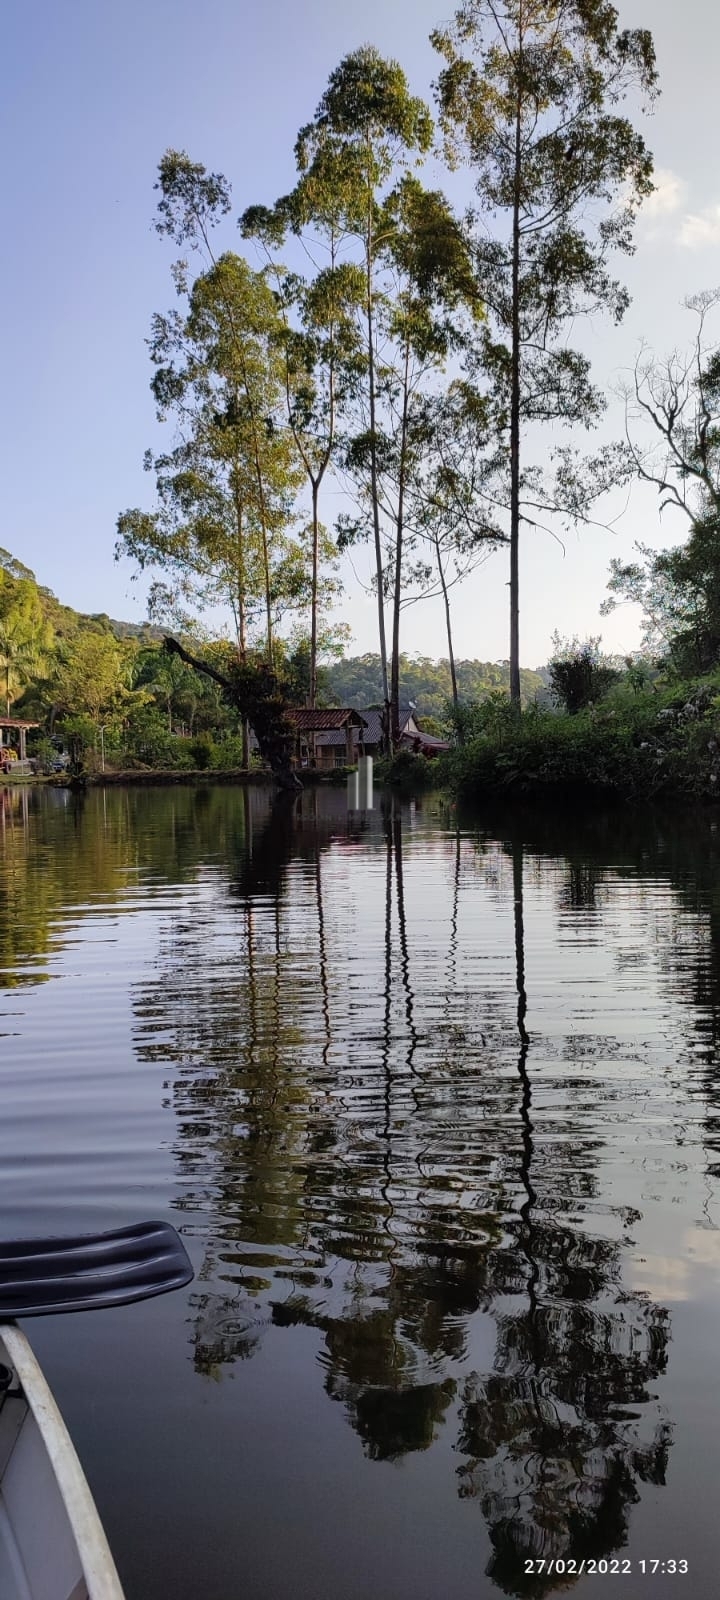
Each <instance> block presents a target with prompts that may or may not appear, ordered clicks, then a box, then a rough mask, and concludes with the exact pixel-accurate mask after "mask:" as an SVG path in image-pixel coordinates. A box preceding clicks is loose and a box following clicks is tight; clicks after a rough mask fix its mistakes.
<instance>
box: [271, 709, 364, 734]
mask: <svg viewBox="0 0 720 1600" xmlns="http://www.w3.org/2000/svg"><path fill="white" fill-rule="evenodd" d="M288 717H289V719H290V721H291V723H292V725H293V727H294V728H297V730H298V733H300V732H302V733H325V732H326V730H327V729H328V728H346V727H347V725H348V723H350V726H351V727H353V728H361V727H363V726H364V719H363V718H362V717H361V715H360V712H359V711H352V710H350V709H349V708H348V707H346V706H330V707H327V706H325V707H323V706H319V707H317V709H316V710H314V711H310V710H309V709H307V708H305V707H302V708H297V707H296V708H293V709H292V710H291V711H288Z"/></svg>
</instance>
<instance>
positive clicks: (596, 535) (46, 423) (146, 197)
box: [0, 0, 720, 666]
mask: <svg viewBox="0 0 720 1600" xmlns="http://www.w3.org/2000/svg"><path fill="white" fill-rule="evenodd" d="M618 4H619V10H620V16H621V20H622V22H623V23H624V24H626V25H628V26H649V27H651V28H652V29H653V32H654V34H655V38H656V45H657V49H658V57H659V66H660V73H661V83H662V88H663V95H662V98H661V100H660V102H659V105H658V108H657V110H656V112H655V114H654V116H653V117H652V119H651V120H650V121H649V122H648V124H647V129H646V135H647V137H648V140H649V143H650V144H651V147H652V148H653V149H654V151H655V155H656V161H657V164H658V167H659V169H660V187H659V191H658V195H657V196H656V197H655V200H654V202H653V204H652V206H651V209H650V211H649V213H648V215H647V216H646V217H645V218H644V219H643V220H642V222H641V224H640V226H639V230H638V250H637V254H636V255H635V257H634V258H633V260H632V261H631V262H630V263H627V264H626V263H625V262H623V261H621V263H620V268H621V271H622V273H623V275H624V276H625V277H626V281H627V282H628V283H629V285H630V288H631V291H632V294H633V300H634V303H633V306H632V308H631V311H630V313H629V314H628V317H627V318H626V321H625V324H624V325H623V328H622V329H620V330H614V329H612V328H609V327H608V326H607V325H604V324H603V323H602V322H600V321H599V322H598V323H597V325H596V326H594V327H593V328H591V329H590V330H589V331H588V333H587V334H586V341H587V348H588V349H589V350H590V352H591V353H592V355H593V359H594V362H595V367H596V373H597V376H598V377H599V379H600V380H601V381H603V382H607V383H612V382H613V380H614V379H615V378H616V376H617V373H618V371H619V369H620V368H622V367H626V366H628V365H630V364H631V363H632V360H633V358H634V354H635V352H636V350H637V347H638V341H639V340H640V339H641V338H645V339H646V340H647V341H648V342H649V343H650V344H651V345H655V346H656V347H657V348H658V350H663V349H666V348H667V347H668V345H670V346H672V345H673V344H675V343H684V342H685V340H686V339H687V338H688V337H689V336H690V334H691V324H690V321H689V319H688V316H687V313H685V312H683V311H682V310H681V301H682V299H683V297H684V296H685V295H686V294H688V293H692V292H695V291H697V290H700V289H705V288H711V287H715V286H716V285H717V284H718V283H720V175H718V171H717V164H716V148H717V130H716V103H717V102H716V64H717V61H718V59H720V8H717V7H716V6H715V4H713V3H711V0H685V4H684V5H682V6H679V5H678V4H677V0H632V3H630V0H628V3H625V0H618ZM450 9H451V8H450V7H448V12H449V10H450ZM444 14H445V15H447V14H448V13H447V12H445V13H444V7H443V3H442V0H412V3H410V0H362V3H360V0H341V3H340V4H339V5H338V4H331V3H330V0H303V3H302V4H293V3H292V0H265V3H264V5H263V6H262V7H255V6H242V5H240V4H238V3H237V0H205V4H204V5H203V6H202V7H200V6H199V5H197V3H196V0H193V3H191V0H172V3H170V0H144V3H142V4H141V3H140V0H124V4H123V5H122V6H119V5H110V4H109V3H107V0H63V3H62V4H58V3H57V0H34V3H33V0H6V3H5V8H4V30H3V32H4V39H3V59H2V67H1V68H0V71H1V72H2V79H3V82H2V110H1V111H0V124H2V127H1V130H0V131H1V134H2V148H3V149H4V151H5V171H4V175H3V177H4V182H3V198H4V208H3V209H4V230H3V231H4V248H3V250H2V255H1V258H0V276H1V279H2V291H3V292H2V304H3V308H4V330H3V333H4V337H3V355H4V361H3V370H4V379H5V381H4V383H3V385H2V392H1V394H0V430H1V433H0V437H1V438H2V441H3V458H4V470H3V490H4V493H3V510H4V516H3V523H4V527H3V529H2V531H0V544H2V545H4V546H5V547H6V548H9V549H10V550H12V552H13V553H14V554H15V555H17V556H19V557H20V558H21V559H22V560H23V561H25V562H26V563H27V564H28V565H29V566H31V567H32V568H33V569H34V570H35V572H36V573H37V575H38V578H39V579H40V581H41V582H45V583H47V584H48V585H49V586H50V587H51V588H52V589H54V590H55V592H56V594H58V596H59V598H61V599H63V600H65V601H67V602H68V603H70V604H72V605H74V606H77V607H78V608H80V609H83V610H89V611H100V610H105V611H109V612H110V613H111V614H112V615H114V616H118V617H125V618H128V619H130V620H139V619H140V618H141V617H142V615H143V613H144V606H143V603H142V601H143V590H142V589H141V588H139V587H138V586H137V585H134V584H133V583H131V581H130V569H129V568H128V567H127V566H122V567H119V566H117V565H116V564H115V562H114V560H113V545H114V538H115V521H116V517H117V514H118V512H119V511H120V510H122V509H124V508H125V507H127V506H131V505H136V504H142V505H145V506H147V505H149V504H150V503H151V497H152V482H151V479H150V478H148V477H147V476H146V475H145V474H144V473H143V471H142V456H143V452H144V450H145V449H146V447H147V446H148V445H152V444H153V443H154V442H155V443H159V442H160V440H161V438H162V435H160V434H159V432H158V427H157V424H156V422H155V417H154V411H153V406H152V401H151V396H150V393H149V387H148V380H149V375H150V369H149V363H148V358H147V350H146V346H145V343H144V341H145V338H146V336H147V333H148V329H149V322H150V317H151V314H152V312H153V311H154V310H160V309H163V308H165V307H167V306H168V305H170V304H171V303H172V289H171V284H170V279H169V264H170V260H171V259H172V247H169V246H168V245H167V243H166V242H165V241H162V240H160V239H158V237H157V236H156V234H155V232H154V230H153V227H152V216H153V210H154V200H155V197H154V195H153V182H154V178H155V169H156V167H157V162H158V160H159V158H160V156H161V155H162V153H163V151H164V150H165V149H166V148H167V147H169V146H174V147H177V148H185V149H187V150H188V151H189V153H190V154H191V156H192V157H193V159H195V160H199V161H202V162H203V163H204V164H205V165H206V166H208V167H212V168H216V169H219V170H221V171H223V172H225V173H226V175H227V176H228V177H229V179H230V180H231V182H232V185H233V202H234V211H235V214H237V213H238V212H240V211H241V210H242V209H243V208H244V207H245V205H247V204H249V203H250V202H252V201H255V200H258V201H272V200H273V199H274V198H275V196H276V195H277V194H278V193H280V192H282V191H284V190H285V189H287V188H288V187H289V185H290V183H291V181H292V177H293V162H292V147H293V143H294V139H295V135H296V133H297V129H298V127H299V126H300V125H301V123H303V122H304V121H307V119H308V118H309V117H310V116H311V115H312V112H313V110H314V108H315V105H316V103H317V101H318V99H319V97H320V94H321V93H322V90H323V87H324V85H325V82H326V80H327V76H328V73H329V72H330V71H331V69H332V67H333V66H334V65H335V64H336V62H337V61H338V60H339V59H340V57H341V56H342V55H344V54H345V53H346V52H347V51H348V50H351V49H354V48H356V47H357V46H358V45H359V44H361V43H364V42H366V41H371V42H373V43H374V44H376V45H377V46H378V48H379V49H381V50H382V51H383V52H385V53H387V54H390V55H395V56H397V57H398V58H399V59H400V60H401V61H402V63H403V65H404V67H405V69H406V71H407V73H408V77H409V79H410V83H411V87H412V88H413V90H414V91H415V92H417V93H422V94H426V95H428V96H429V95H430V83H431V79H432V77H433V75H434V72H435V70H436V66H435V63H436V58H435V56H434V53H433V51H432V49H431V48H430V45H429V43H428V33H429V30H430V28H431V27H432V26H433V25H434V24H436V23H437V22H439V21H442V20H443V16H444ZM428 176H429V178H430V181H433V182H438V181H441V174H440V172H439V169H437V168H436V167H434V166H431V170H430V172H429V174H428ZM236 238H237V244H236V248H242V245H241V242H240V239H239V235H237V236H236ZM230 242H231V243H232V244H235V239H232V240H231V241H230ZM718 322H719V323H720V317H719V318H718ZM718 332H719V336H720V329H719V330H718ZM613 421H614V422H615V424H617V423H618V422H619V416H618V413H617V409H614V410H613V411H611V415H610V423H612V422H613ZM623 504H624V502H623ZM612 509H613V510H617V509H619V506H618V507H613V508H612ZM684 532H685V529H684V527H683V524H682V522H681V521H680V520H678V519H675V520H673V519H671V518H670V517H668V518H667V519H666V520H665V522H664V523H663V525H662V526H661V527H660V526H659V525H658V520H657V511H656V503H655V500H654V498H653V497H652V496H650V495H649V494H647V493H643V492H642V491H639V490H638V491H636V492H634V494H633V497H632V501H631V504H630V508H629V510H628V512H627V513H626V514H625V516H624V517H623V519H622V520H621V522H620V523H619V525H618V528H617V531H616V532H615V534H610V533H608V532H602V531H600V530H595V531H585V532H583V533H581V534H579V535H577V536H575V535H573V536H572V537H571V539H570V540H569V541H568V542H567V545H566V551H565V554H564V555H563V552H562V551H561V549H560V548H559V546H558V545H557V544H555V543H554V542H553V541H552V540H551V539H550V538H549V537H548V536H547V535H541V534H533V535H528V536H527V537H526V540H525V548H524V550H523V556H522V570H521V579H522V652H521V654H522V660H523V663H524V664H525V665H528V666H532V665H536V664H538V663H539V662H540V661H542V660H544V659H545V658H546V657H547V654H548V650H549V644H550V636H551V634H552V632H553V629H555V628H558V629H559V630H560V631H561V632H562V633H566V634H571V633H576V632H577V633H580V634H587V633H597V632H602V633H603V636H604V639H605V643H606V646H607V647H608V648H610V649H613V650H615V649H625V648H630V647H632V646H633V645H634V644H635V643H636V642H637V637H638V624H637V618H636V617H635V616H634V615H633V614H632V613H629V612H626V611H621V612H619V613H617V614H616V615H615V616H614V617H613V618H610V619H602V620H601V619H599V615H598V608H599V605H600V603H601V601H602V599H603V596H604V588H605V581H606V573H607V568H608V563H609V561H610V558H611V557H612V556H613V555H621V556H625V555H626V554H628V555H629V554H630V552H631V550H632V544H633V539H634V538H642V539H643V540H646V541H647V542H649V543H653V544H658V545H660V544H667V543H675V542H677V541H678V540H679V539H680V538H681V537H683V536H684ZM506 565H507V558H506V556H505V555H504V554H502V553H501V554H499V555H497V556H495V557H493V559H492V561H491V562H490V563H489V564H488V565H487V566H485V567H484V568H483V569H481V571H480V572H479V573H478V574H477V575H476V576H475V577H474V578H473V579H471V580H470V581H469V583H468V585H467V588H466V589H465V590H464V591H463V592H462V594H458V595H457V597H456V603H455V622H456V633H457V640H456V648H457V650H458V653H459V654H460V655H464V656H480V657H481V658H483V659H488V660H494V659H500V658H504V657H505V656H506V655H507V653H508V646H507V619H506V609H507V599H506V597H507V589H506V587H505V585H506V581H507V572H506ZM344 575H345V576H346V578H347V584H348V593H347V599H346V603H345V605H344V607H343V612H344V615H345V617H346V618H347V620H349V621H350V622H351V625H352V627H353V631H354V635H355V646H354V648H356V649H359V650H365V649H372V648H374V647H375V637H376V634H375V603H374V600H372V599H371V598H370V597H368V596H367V595H366V594H365V593H364V591H363V590H362V589H361V588H360V587H358V585H357V584H356V583H355V581H354V579H353V576H352V573H351V571H350V570H349V569H347V571H346V572H345V574H344ZM404 643H405V647H406V648H407V649H408V650H411V651H413V650H420V651H423V652H425V653H428V654H433V655H440V654H444V653H445V644H444V634H443V623H442V616H441V613H440V610H439V609H438V608H435V607H434V606H427V605H425V606H419V607H416V608H413V609H412V610H411V611H410V612H408V613H407V614H406V622H405V640H404Z"/></svg>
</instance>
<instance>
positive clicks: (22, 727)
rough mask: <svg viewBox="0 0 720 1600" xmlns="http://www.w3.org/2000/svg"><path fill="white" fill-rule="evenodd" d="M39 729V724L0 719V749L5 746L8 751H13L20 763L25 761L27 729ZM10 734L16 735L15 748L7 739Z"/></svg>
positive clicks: (13, 743)
mask: <svg viewBox="0 0 720 1600" xmlns="http://www.w3.org/2000/svg"><path fill="white" fill-rule="evenodd" d="M39 727H40V723H39V722H24V721H22V719H21V718H19V717H0V748H1V747H2V746H3V745H5V746H6V747H7V748H8V749H10V750H15V753H16V755H17V756H19V759H20V760H21V761H26V760H27V749H26V740H27V731H28V728H39ZM10 733H16V734H17V735H18V746H17V747H16V745H15V742H14V740H13V739H10V738H9V737H8V734H10Z"/></svg>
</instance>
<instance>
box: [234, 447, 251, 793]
mask: <svg viewBox="0 0 720 1600" xmlns="http://www.w3.org/2000/svg"><path fill="white" fill-rule="evenodd" d="M236 465H237V463H236ZM235 515H236V519H237V556H238V559H237V585H238V592H237V605H236V618H237V640H238V656H239V658H240V661H241V663H242V665H243V666H244V665H245V661H246V658H247V637H246V624H245V541H244V538H243V517H242V500H241V497H240V491H239V488H238V484H237V482H236V484H235ZM240 737H241V741H242V744H241V749H240V765H241V767H242V770H243V772H247V771H248V768H249V766H250V724H249V722H248V719H247V717H245V716H244V717H243V718H242V721H241V724H240Z"/></svg>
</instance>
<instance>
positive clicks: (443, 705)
mask: <svg viewBox="0 0 720 1600" xmlns="http://www.w3.org/2000/svg"><path fill="white" fill-rule="evenodd" d="M455 665H456V670H457V677H458V688H459V692H460V698H461V701H463V702H465V703H466V704H467V703H468V702H475V701H482V700H484V699H486V698H487V696H488V695H491V694H493V693H494V692H497V691H500V692H501V698H502V699H503V702H504V701H505V700H506V699H507V695H508V693H509V683H510V674H509V664H508V662H489V661H458V662H456V664H455ZM521 682H522V691H523V701H524V703H526V704H527V703H529V702H530V701H531V700H533V699H534V698H535V696H536V695H537V694H540V693H541V692H542V691H543V687H544V685H543V681H542V678H540V676H539V675H538V673H536V672H531V671H529V670H527V669H525V668H523V670H522V672H521ZM503 691H504V692H503ZM451 695H452V683H451V678H450V664H449V662H448V661H447V660H444V661H433V660H431V658H430V657H429V656H414V657H413V656H406V655H401V656H400V700H401V702H402V704H403V705H407V704H409V703H411V702H412V703H413V704H414V705H415V706H416V708H417V715H418V716H419V717H420V718H421V719H422V718H424V717H428V716H429V717H434V718H435V719H436V721H437V723H438V724H439V725H440V726H442V727H443V728H447V726H448V702H449V701H450V699H451ZM323 701H324V704H325V705H338V706H340V705H342V706H354V707H355V708H356V709H357V710H361V709H362V708H363V707H365V706H373V705H378V704H381V703H382V677H381V673H380V657H379V656H377V655H374V654H372V653H370V652H369V653H367V654H366V655H362V656H350V657H346V658H345V659H343V660H342V661H337V662H333V663H331V664H328V666H327V667H326V668H325V669H324V683H323Z"/></svg>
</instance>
